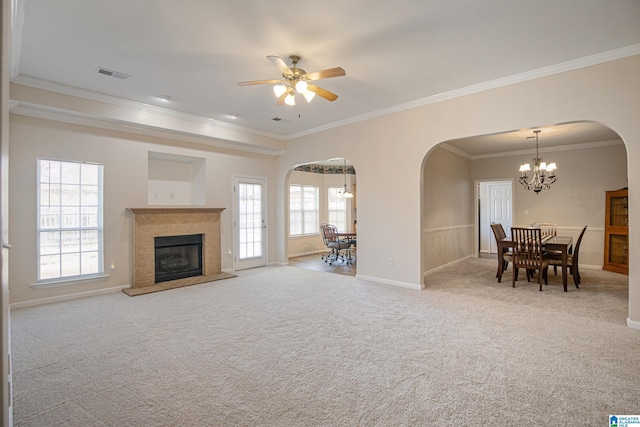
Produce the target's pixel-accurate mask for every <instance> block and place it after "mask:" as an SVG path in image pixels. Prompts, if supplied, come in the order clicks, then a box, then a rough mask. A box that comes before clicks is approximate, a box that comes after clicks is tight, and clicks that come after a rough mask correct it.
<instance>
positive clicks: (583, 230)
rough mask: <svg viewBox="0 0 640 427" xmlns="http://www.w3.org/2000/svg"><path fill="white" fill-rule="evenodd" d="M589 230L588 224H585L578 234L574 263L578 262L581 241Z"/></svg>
mask: <svg viewBox="0 0 640 427" xmlns="http://www.w3.org/2000/svg"><path fill="white" fill-rule="evenodd" d="M585 231H587V226H586V225H585V226H584V228H583V229H582V231H581V232H580V236H578V241H577V242H576V247H575V248H574V250H573V263H574V264H575V265H577V264H578V257H579V256H580V243H582V236H584V232H585Z"/></svg>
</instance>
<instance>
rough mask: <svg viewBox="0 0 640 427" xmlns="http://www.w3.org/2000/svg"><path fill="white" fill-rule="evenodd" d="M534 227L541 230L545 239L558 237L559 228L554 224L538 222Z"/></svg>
mask: <svg viewBox="0 0 640 427" xmlns="http://www.w3.org/2000/svg"><path fill="white" fill-rule="evenodd" d="M534 226H535V227H536V228H539V229H540V234H541V235H542V238H543V239H544V238H545V237H553V236H556V235H557V232H558V226H557V225H556V224H555V223H554V222H536V223H535V224H534Z"/></svg>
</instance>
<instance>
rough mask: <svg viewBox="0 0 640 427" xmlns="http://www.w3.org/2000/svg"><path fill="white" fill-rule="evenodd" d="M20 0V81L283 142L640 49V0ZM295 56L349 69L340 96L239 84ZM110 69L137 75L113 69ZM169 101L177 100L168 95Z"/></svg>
mask: <svg viewBox="0 0 640 427" xmlns="http://www.w3.org/2000/svg"><path fill="white" fill-rule="evenodd" d="M17 4H18V9H19V10H18V14H17V16H18V20H17V25H16V26H15V28H14V31H13V42H14V44H13V48H14V50H13V61H14V63H13V64H12V66H13V70H12V71H13V75H14V77H13V81H14V82H16V83H23V84H28V85H35V84H36V83H37V85H39V86H40V87H47V86H49V88H51V89H54V90H57V89H60V88H61V87H62V86H58V85H63V86H68V87H72V88H77V89H81V90H86V91H90V92H97V93H100V94H106V95H110V96H114V97H118V98H124V99H126V100H130V101H135V102H139V103H143V104H149V105H155V106H159V107H163V108H167V109H171V110H175V111H178V112H181V113H185V114H188V115H194V116H199V117H206V118H210V119H214V120H219V121H224V122H229V123H234V124H235V125H237V126H242V127H246V128H249V129H252V130H255V131H258V132H264V133H265V134H267V135H275V136H276V137H280V138H284V139H287V138H291V137H295V136H299V135H303V134H305V133H310V132H314V131H317V130H319V129H323V128H327V127H331V126H336V125H338V124H341V123H346V122H349V121H355V120H358V119H360V118H364V117H372V116H375V115H380V114H383V113H385V112H391V111H396V110H398V109H402V108H406V107H407V106H412V105H419V104H421V103H426V102H429V100H430V99H438V98H439V97H442V96H448V95H449V96H455V94H456V93H462V92H464V91H467V92H468V91H473V90H474V88H478V90H479V89H480V88H483V87H487V86H491V85H493V86H495V85H500V84H506V83H507V82H514V81H518V80H525V79H528V78H534V77H538V76H541V75H546V74H551V73H553V72H559V71H562V70H566V69H571V68H576V67H578V66H584V65H589V64H590V63H597V62H602V61H605V60H609V59H615V58H617V57H623V56H628V55H631V54H638V53H640V1H638V0H607V1H603V0H562V1H558V0H537V1H531V0H511V1H504V0H485V1H477V0H456V1H449V0H395V1H393V2H391V1H371V0H349V1H345V0H325V1H323V2H311V1H304V0H302V1H301V0H297V1H292V0H234V1H210V0H182V1H175V0H113V1H104V2H98V1H90V0H56V1H51V0H17ZM291 54H297V55H300V56H301V57H302V60H301V61H300V64H299V66H300V67H301V68H304V69H305V70H307V71H317V70H322V69H325V68H332V67H338V66H340V67H342V68H344V69H345V70H346V76H344V77H337V78H331V79H325V80H320V81H318V82H316V83H317V84H318V85H319V86H321V87H323V88H325V89H327V90H330V91H332V92H335V93H336V94H338V95H339V98H338V100H336V101H335V102H328V101H326V100H324V99H321V98H319V97H316V99H314V100H313V101H312V102H311V103H310V104H307V103H306V101H304V100H302V99H300V100H299V102H298V105H297V106H295V107H288V106H277V105H276V98H275V95H274V94H273V91H272V88H271V85H259V86H242V87H241V86H238V85H237V84H236V83H237V82H238V81H246V80H258V79H277V78H280V76H281V73H280V72H279V71H278V70H277V69H276V68H275V67H274V65H273V64H272V63H271V62H270V61H269V60H268V59H267V55H277V56H281V57H283V58H285V59H286V58H288V56H289V55H291ZM98 67H104V68H107V69H110V70H114V71H117V72H121V73H124V74H127V75H130V77H129V78H128V79H126V80H122V79H117V78H113V77H107V76H104V75H102V74H99V73H98V72H97V70H98ZM501 82H502V83H501ZM447 94H448V95H447ZM160 96H169V97H170V98H171V99H170V101H169V102H162V101H161V100H160V99H159V98H158V97H160ZM230 114H232V115H237V118H235V119H233V118H230V117H229V115H230ZM275 117H278V118H281V119H284V120H281V121H278V122H276V121H273V120H272V119H273V118H275ZM591 130H593V129H591ZM519 132H520V133H515V134H511V135H502V136H491V137H486V138H488V139H487V140H486V141H484V142H487V143H489V142H490V143H491V144H492V146H493V145H495V146H499V145H500V144H507V140H509V141H513V140H516V141H517V142H518V143H523V144H524V141H525V136H523V134H522V132H524V133H528V134H529V135H530V134H531V130H522V131H519ZM551 134H552V132H550V131H548V130H546V131H545V130H543V133H542V134H541V136H540V137H541V143H542V142H543V141H544V143H545V144H549V143H551V141H552V138H551ZM610 136H611V134H604V137H605V138H609V137H610ZM573 140H575V138H573ZM580 142H586V141H584V140H580ZM451 145H453V146H457V147H458V148H459V149H461V150H464V151H465V152H467V153H469V154H471V155H482V154H486V151H487V149H485V150H478V146H479V145H478V144H477V140H476V141H462V140H461V141H457V142H453V143H451ZM482 145H485V144H482ZM541 145H543V144H541ZM501 149H503V148H501ZM511 150H513V148H511Z"/></svg>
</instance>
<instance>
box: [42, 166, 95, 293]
mask: <svg viewBox="0 0 640 427" xmlns="http://www.w3.org/2000/svg"><path fill="white" fill-rule="evenodd" d="M37 231H38V232H37V235H38V281H53V280H58V279H68V278H82V277H83V276H95V275H101V274H102V273H103V260H102V165H99V164H91V163H80V162H68V161H59V160H47V159H38V230H37Z"/></svg>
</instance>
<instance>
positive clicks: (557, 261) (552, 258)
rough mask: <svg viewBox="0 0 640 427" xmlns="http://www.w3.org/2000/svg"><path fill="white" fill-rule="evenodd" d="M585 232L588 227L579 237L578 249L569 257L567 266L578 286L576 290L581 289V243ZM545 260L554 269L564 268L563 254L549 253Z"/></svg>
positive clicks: (574, 282) (585, 227) (585, 228)
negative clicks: (579, 261)
mask: <svg viewBox="0 0 640 427" xmlns="http://www.w3.org/2000/svg"><path fill="white" fill-rule="evenodd" d="M585 231H587V226H586V225H585V226H584V228H583V229H582V231H581V232H580V236H578V240H577V242H576V247H575V248H574V249H573V253H571V254H568V255H567V257H568V258H567V266H568V267H569V272H570V273H571V275H572V276H573V284H574V285H576V288H578V289H580V286H578V285H579V284H580V270H579V269H578V257H579V256H580V243H582V236H584V232H585ZM545 258H547V259H548V260H549V265H553V266H554V267H558V266H560V267H561V266H562V254H555V253H547V254H546V255H545Z"/></svg>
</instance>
